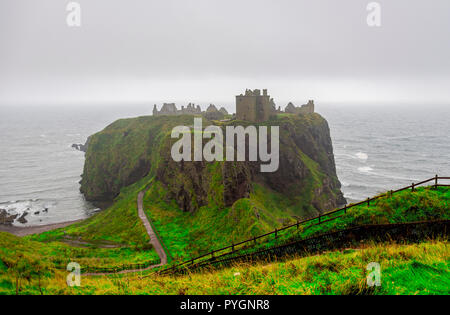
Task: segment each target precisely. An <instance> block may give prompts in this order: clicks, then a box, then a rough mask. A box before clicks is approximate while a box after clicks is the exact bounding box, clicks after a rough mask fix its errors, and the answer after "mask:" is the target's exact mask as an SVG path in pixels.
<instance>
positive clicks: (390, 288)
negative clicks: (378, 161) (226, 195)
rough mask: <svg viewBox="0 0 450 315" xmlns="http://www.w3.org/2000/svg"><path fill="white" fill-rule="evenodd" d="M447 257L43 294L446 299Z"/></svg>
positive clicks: (252, 271)
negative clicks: (373, 282) (373, 278)
mask: <svg viewBox="0 0 450 315" xmlns="http://www.w3.org/2000/svg"><path fill="white" fill-rule="evenodd" d="M370 262H378V263H379V264H380V265H381V286H380V287H368V286H367V283H366V278H367V275H368V273H369V271H367V270H366V267H367V265H368V264H369V263H370ZM449 267H450V251H449V249H448V245H447V243H446V242H445V241H439V240H438V241H429V242H425V243H422V244H415V245H397V244H384V245H370V246H367V247H366V248H359V249H347V250H345V251H337V252H328V253H324V254H322V255H317V256H311V257H305V258H295V257H294V258H292V259H290V260H287V261H283V262H273V263H269V264H266V263H259V264H256V265H245V264H237V265H235V266H233V267H231V268H227V269H222V270H217V271H213V270H212V271H209V272H203V273H195V274H190V275H185V276H178V277H173V276H163V277H160V276H156V275H152V276H150V277H147V278H142V279H139V278H138V277H137V275H125V276H122V277H118V276H110V277H82V279H81V286H80V287H73V288H71V287H68V286H67V285H66V283H65V277H66V275H67V274H66V273H62V272H57V273H56V274H55V275H54V277H52V278H45V279H44V280H42V283H43V284H44V285H45V287H44V288H43V289H42V293H43V294H251V295H254V294H449V293H450V289H449V288H450V273H449V271H450V270H449ZM8 279H9V277H8V276H7V275H2V276H1V277H0V283H2V285H1V286H0V293H4V294H14V293H15V288H14V285H12V284H11V285H9V286H8V285H5V283H8ZM21 286H22V291H21V292H20V293H31V294H40V291H39V289H38V285H37V280H36V279H34V280H30V281H29V280H27V279H23V280H22V283H21Z"/></svg>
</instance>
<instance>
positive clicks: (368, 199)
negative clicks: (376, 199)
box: [367, 198, 370, 207]
mask: <svg viewBox="0 0 450 315" xmlns="http://www.w3.org/2000/svg"><path fill="white" fill-rule="evenodd" d="M367 206H368V207H370V198H367Z"/></svg>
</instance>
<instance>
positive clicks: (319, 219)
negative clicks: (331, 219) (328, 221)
mask: <svg viewBox="0 0 450 315" xmlns="http://www.w3.org/2000/svg"><path fill="white" fill-rule="evenodd" d="M320 217H321V215H320V214H319V224H320Z"/></svg>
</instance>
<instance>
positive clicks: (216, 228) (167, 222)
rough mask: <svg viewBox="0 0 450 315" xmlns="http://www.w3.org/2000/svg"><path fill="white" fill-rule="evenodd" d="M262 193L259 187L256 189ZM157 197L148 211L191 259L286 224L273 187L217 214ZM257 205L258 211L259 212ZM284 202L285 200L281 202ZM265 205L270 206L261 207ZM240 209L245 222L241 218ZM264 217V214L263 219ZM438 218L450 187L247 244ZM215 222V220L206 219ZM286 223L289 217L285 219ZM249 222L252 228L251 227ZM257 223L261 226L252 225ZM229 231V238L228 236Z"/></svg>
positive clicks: (174, 247)
mask: <svg viewBox="0 0 450 315" xmlns="http://www.w3.org/2000/svg"><path fill="white" fill-rule="evenodd" d="M256 191H257V192H258V189H257V190H256ZM260 194H265V195H264V199H263V200H266V201H267V202H266V203H264V204H262V203H261V202H258V196H259V195H260ZM153 200H157V198H156V196H155V197H151V195H150V193H149V194H148V195H147V197H146V202H145V204H146V207H147V209H149V211H148V214H149V216H151V217H152V219H153V220H154V224H155V227H156V229H157V230H158V231H159V233H160V234H161V236H162V238H163V240H164V242H165V244H166V245H167V247H168V248H169V251H170V252H171V253H172V255H174V256H175V255H177V254H178V256H180V257H179V258H184V259H185V260H186V259H189V258H192V257H195V256H198V255H199V254H202V253H205V252H207V251H210V250H212V249H217V248H220V247H224V246H228V245H230V244H231V241H234V242H236V241H237V240H243V239H248V238H250V237H252V236H255V235H259V234H262V232H267V231H269V230H273V229H274V228H275V227H279V226H282V222H283V220H281V221H277V220H276V219H275V217H276V216H272V215H273V213H270V210H271V209H277V207H275V208H272V205H273V204H274V203H276V202H278V196H276V195H271V194H270V193H268V192H267V191H263V190H261V191H259V192H258V193H257V194H256V196H251V198H250V199H243V200H242V201H239V202H238V203H237V204H235V205H234V209H232V210H231V209H227V210H222V212H219V214H218V215H216V216H210V217H208V210H207V209H203V211H200V212H199V213H197V214H195V215H194V216H192V215H190V214H187V213H183V212H181V211H180V210H173V208H171V207H170V206H168V205H167V204H166V203H164V202H161V201H159V202H154V201H153ZM255 204H256V205H257V208H256V209H258V212H259V214H258V216H256V215H255V207H254V205H255ZM281 204H282V202H281ZM173 207H175V206H173ZM261 209H264V210H261ZM234 214H237V217H238V218H240V220H242V221H243V222H240V221H235V220H233V219H234ZM258 217H259V218H258ZM435 219H450V189H448V188H445V187H439V188H438V189H437V190H435V189H431V188H419V189H418V190H417V191H416V192H414V193H411V192H410V191H403V192H399V193H397V194H394V195H393V196H392V197H385V198H381V199H379V200H377V201H376V202H373V203H372V204H371V205H370V207H368V206H367V205H361V206H358V207H354V208H351V209H349V210H348V212H347V215H345V216H343V217H340V218H337V219H336V220H334V221H330V222H326V223H323V224H321V225H315V224H316V223H317V220H315V221H312V222H310V223H308V224H305V225H303V226H301V227H300V229H299V230H296V229H295V228H292V229H288V230H285V231H282V232H279V234H278V238H276V239H275V238H274V236H273V235H271V236H268V237H266V238H263V239H260V240H258V241H257V245H256V246H255V245H254V243H253V242H252V243H250V247H249V248H246V249H243V250H244V251H245V252H252V251H255V250H260V249H263V248H267V247H271V246H275V245H280V244H283V243H286V242H290V241H294V240H297V239H303V238H307V237H311V236H314V235H315V234H320V233H325V232H330V231H335V230H340V229H345V228H350V227H353V226H357V225H363V224H384V223H402V222H414V221H424V220H435ZM207 222H210V223H211V224H206V223H207ZM284 222H285V223H286V222H287V221H284ZM246 227H249V228H248V229H245V228H246ZM251 227H257V228H254V229H252V228H251ZM223 235H226V237H223Z"/></svg>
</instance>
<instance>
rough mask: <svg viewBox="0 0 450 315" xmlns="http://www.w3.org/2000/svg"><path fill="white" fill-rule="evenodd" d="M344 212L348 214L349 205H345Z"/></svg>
mask: <svg viewBox="0 0 450 315" xmlns="http://www.w3.org/2000/svg"><path fill="white" fill-rule="evenodd" d="M344 214H347V205H344Z"/></svg>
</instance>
